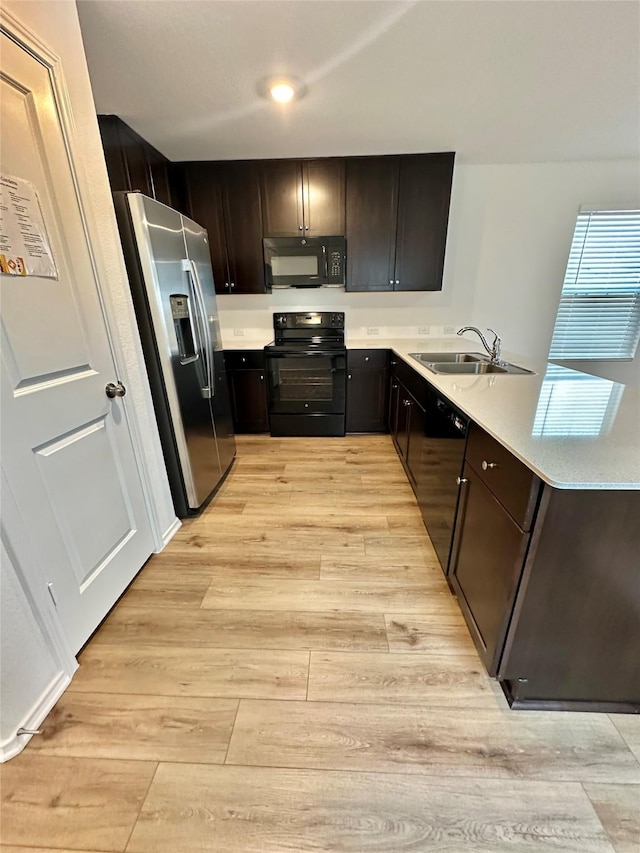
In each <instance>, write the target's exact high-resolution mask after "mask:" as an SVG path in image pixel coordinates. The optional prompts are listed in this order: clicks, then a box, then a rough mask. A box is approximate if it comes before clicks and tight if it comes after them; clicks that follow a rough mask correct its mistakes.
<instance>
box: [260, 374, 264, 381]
mask: <svg viewBox="0 0 640 853" xmlns="http://www.w3.org/2000/svg"><path fill="white" fill-rule="evenodd" d="M263 380H264V375H263V374H262V373H261V374H260V381H263Z"/></svg>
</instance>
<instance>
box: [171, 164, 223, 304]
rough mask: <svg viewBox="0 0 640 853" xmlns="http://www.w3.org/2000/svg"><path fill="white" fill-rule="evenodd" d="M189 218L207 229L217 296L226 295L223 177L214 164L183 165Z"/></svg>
mask: <svg viewBox="0 0 640 853" xmlns="http://www.w3.org/2000/svg"><path fill="white" fill-rule="evenodd" d="M183 175H184V179H185V185H186V192H187V207H188V216H190V217H191V219H194V220H195V221H196V222H197V223H198V224H199V225H202V226H203V227H204V228H206V229H207V234H208V237H209V253H210V255H211V266H212V267H213V280H214V283H215V287H216V293H229V292H230V288H229V282H230V276H229V269H228V265H227V251H226V243H225V234H224V216H223V210H222V183H221V181H222V178H221V175H220V170H219V168H218V165H217V164H216V163H185V165H184V166H183Z"/></svg>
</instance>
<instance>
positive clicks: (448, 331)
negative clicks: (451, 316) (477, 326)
mask: <svg viewBox="0 0 640 853" xmlns="http://www.w3.org/2000/svg"><path fill="white" fill-rule="evenodd" d="M457 331H458V330H457V329H456V327H455V326H445V327H444V333H445V335H455V333H456V332H457Z"/></svg>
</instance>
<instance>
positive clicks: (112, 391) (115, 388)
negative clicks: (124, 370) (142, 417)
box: [104, 382, 127, 399]
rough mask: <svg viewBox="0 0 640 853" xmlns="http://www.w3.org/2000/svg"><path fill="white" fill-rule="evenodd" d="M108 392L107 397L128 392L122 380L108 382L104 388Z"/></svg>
mask: <svg viewBox="0 0 640 853" xmlns="http://www.w3.org/2000/svg"><path fill="white" fill-rule="evenodd" d="M104 390H105V391H106V392H107V397H110V398H111V399H113V398H114V397H124V395H125V394H126V393H127V389H126V388H125V387H124V385H123V384H122V382H116V383H114V382H108V383H107V384H106V386H105V389H104Z"/></svg>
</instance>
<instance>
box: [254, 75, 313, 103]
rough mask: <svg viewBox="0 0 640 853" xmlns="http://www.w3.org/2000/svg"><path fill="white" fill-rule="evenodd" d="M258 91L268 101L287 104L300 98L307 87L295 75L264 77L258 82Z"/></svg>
mask: <svg viewBox="0 0 640 853" xmlns="http://www.w3.org/2000/svg"><path fill="white" fill-rule="evenodd" d="M258 91H259V92H260V94H261V95H262V97H263V98H267V100H269V101H276V102H277V103H279V104H288V103H290V102H291V101H294V100H298V99H299V98H301V97H302V96H303V95H304V94H305V93H306V91H307V87H306V86H305V85H304V83H302V82H301V81H300V80H297V79H296V78H295V77H265V78H264V79H263V80H261V81H260V83H259V84H258Z"/></svg>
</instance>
